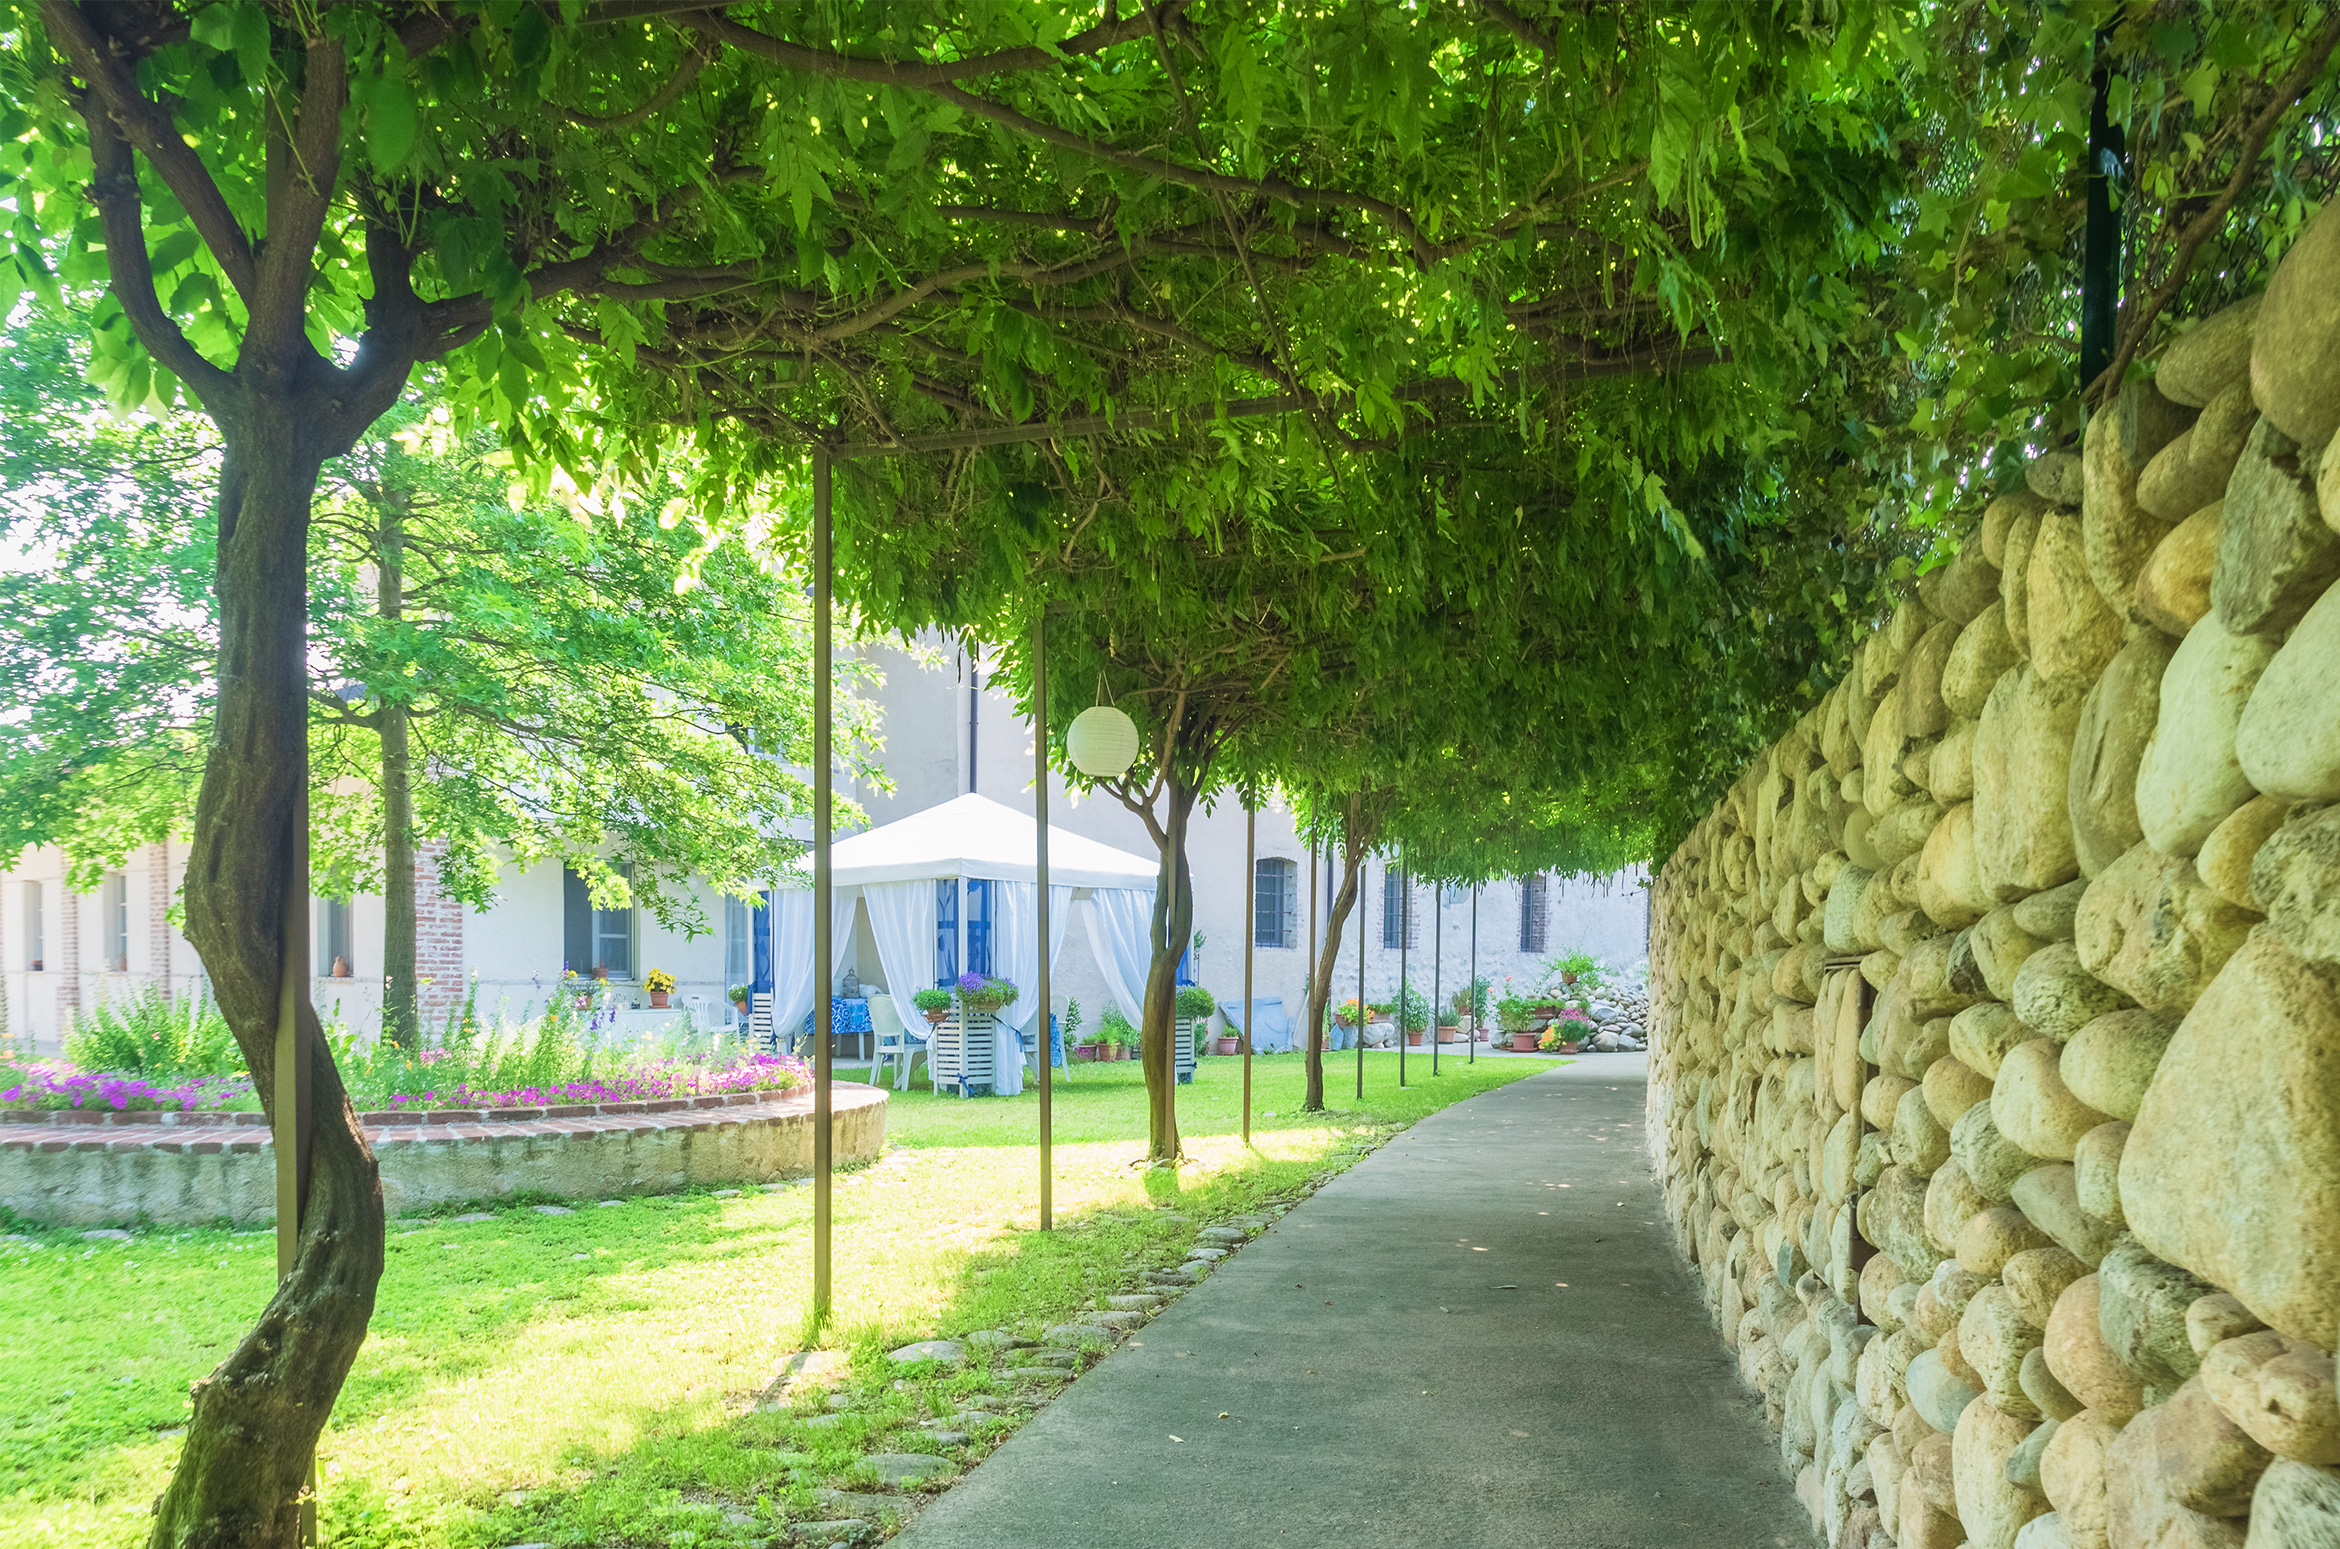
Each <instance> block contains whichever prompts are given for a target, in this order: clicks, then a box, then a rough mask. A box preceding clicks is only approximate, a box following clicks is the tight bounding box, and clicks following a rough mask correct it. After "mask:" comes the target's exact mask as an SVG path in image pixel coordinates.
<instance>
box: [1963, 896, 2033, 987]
mask: <svg viewBox="0 0 2340 1549" xmlns="http://www.w3.org/2000/svg"><path fill="white" fill-rule="evenodd" d="M1973 939H1974V958H1975V963H1976V965H1977V966H1978V967H1979V968H1980V969H1981V970H1982V978H1983V987H1984V988H1985V989H1986V990H1988V991H1989V992H1990V996H1991V998H1992V999H1993V1000H2005V999H2006V998H2007V997H2008V996H2010V995H2012V994H2014V993H2015V973H2016V970H2018V969H2020V968H2021V967H2022V966H2023V964H2024V961H2025V960H2026V959H2028V958H2029V957H2030V956H2031V954H2032V953H2034V952H2037V951H2038V950H2039V949H2040V948H2041V947H2044V946H2046V945H2047V944H2048V943H2047V942H2045V941H2042V940H2040V939H2039V938H2038V937H2037V936H2034V935H2033V934H2031V932H2029V931H2027V930H2025V929H2024V928H2023V927H2022V926H2021V925H2020V924H2019V923H2017V921H2016V919H2015V909H2014V906H2013V905H2001V906H2000V907H1999V908H1997V909H1994V910H1992V911H1991V912H1990V913H1989V914H1986V915H1984V916H1983V917H1982V919H1981V920H1980V921H1979V922H1977V923H1976V925H1975V927H1974V937H1973Z"/></svg>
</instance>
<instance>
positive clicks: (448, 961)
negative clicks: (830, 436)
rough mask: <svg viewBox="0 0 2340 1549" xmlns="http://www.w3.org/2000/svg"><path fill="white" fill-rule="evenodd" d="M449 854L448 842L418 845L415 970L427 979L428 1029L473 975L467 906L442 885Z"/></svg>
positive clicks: (441, 1017)
mask: <svg viewBox="0 0 2340 1549" xmlns="http://www.w3.org/2000/svg"><path fill="white" fill-rule="evenodd" d="M446 853H447V842H446V841H445V840H444V839H426V840H423V841H422V842H421V843H419V844H417V845H416V846H415V847H414V971H415V975H416V977H417V978H419V979H421V980H422V994H421V1001H422V1017H423V1025H424V1026H425V1027H426V1028H433V1027H436V1026H437V1025H438V1024H439V1023H440V1022H442V1021H444V1020H445V1019H446V1016H447V1012H448V1010H449V1009H450V1008H451V1007H453V1006H454V1005H455V1004H456V1002H458V1001H460V1000H461V999H462V998H463V985H464V978H465V976H466V975H467V974H468V973H469V971H470V970H469V966H468V965H467V964H466V963H465V962H464V961H463V905H462V904H461V903H460V902H459V901H457V900H456V899H453V898H450V897H448V896H447V893H446V890H445V889H444V888H442V887H441V886H440V885H439V862H440V860H441V859H442V858H444V857H445V855H446Z"/></svg>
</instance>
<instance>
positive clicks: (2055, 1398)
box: [2018, 1345, 2088, 1422]
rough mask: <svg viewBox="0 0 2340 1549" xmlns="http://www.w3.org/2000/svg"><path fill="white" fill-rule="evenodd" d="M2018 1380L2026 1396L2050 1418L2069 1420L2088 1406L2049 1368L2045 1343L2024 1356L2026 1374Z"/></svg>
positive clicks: (2024, 1372) (2024, 1371)
mask: <svg viewBox="0 0 2340 1549" xmlns="http://www.w3.org/2000/svg"><path fill="white" fill-rule="evenodd" d="M2018 1380H2019V1381H2020V1382H2021V1383H2022V1384H2023V1396H2024V1397H2025V1398H2028V1399H2030V1400H2031V1402H2032V1404H2033V1406H2034V1407H2035V1408H2037V1409H2038V1410H2039V1412H2040V1413H2041V1414H2043V1415H2046V1416H2047V1417H2048V1418H2049V1419H2051V1420H2055V1421H2059V1422H2060V1421H2064V1420H2069V1419H2071V1418H2072V1417H2073V1416H2074V1415H2076V1414H2079V1413H2081V1412H2082V1411H2083V1410H2085V1409H2086V1408H2087V1407H2088V1406H2087V1405H2085V1404H2083V1403H2081V1402H2080V1400H2078V1399H2077V1398H2074V1397H2073V1396H2072V1390H2071V1389H2070V1388H2067V1387H2065V1386H2064V1385H2063V1384H2062V1383H2060V1382H2058V1381H2056V1374H2055V1373H2054V1372H2051V1371H2049V1370H2048V1364H2047V1347H2046V1346H2044V1345H2042V1346H2041V1347H2040V1348H2039V1349H2037V1350H2034V1351H2032V1352H2031V1354H2029V1355H2027V1356H2025V1357H2024V1358H2023V1373H2022V1375H2021V1377H2020V1378H2019V1379H2018Z"/></svg>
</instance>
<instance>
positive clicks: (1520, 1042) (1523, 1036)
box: [1511, 1033, 1536, 1054]
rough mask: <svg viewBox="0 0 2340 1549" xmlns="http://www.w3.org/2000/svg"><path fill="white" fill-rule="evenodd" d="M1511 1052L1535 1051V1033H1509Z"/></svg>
mask: <svg viewBox="0 0 2340 1549" xmlns="http://www.w3.org/2000/svg"><path fill="white" fill-rule="evenodd" d="M1511 1052H1512V1053H1514V1054H1533V1053H1535V1052H1536V1035H1535V1034H1534V1033H1513V1034H1512V1035H1511Z"/></svg>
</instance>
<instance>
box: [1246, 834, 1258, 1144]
mask: <svg viewBox="0 0 2340 1549" xmlns="http://www.w3.org/2000/svg"><path fill="white" fill-rule="evenodd" d="M1243 874H1244V875H1245V876H1246V877H1249V878H1250V879H1251V894H1250V896H1249V897H1248V898H1247V899H1245V903H1246V904H1247V906H1248V907H1247V909H1246V911H1245V912H1246V913H1247V914H1248V915H1249V916H1250V918H1249V919H1246V920H1245V921H1244V931H1243V1143H1244V1144H1245V1145H1247V1146H1248V1145H1250V1144H1251V949H1252V947H1253V946H1254V945H1256V944H1257V943H1258V941H1259V814H1258V813H1257V812H1255V811H1253V810H1252V808H1251V805H1250V803H1248V802H1246V803H1245V804H1244V807H1243Z"/></svg>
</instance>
